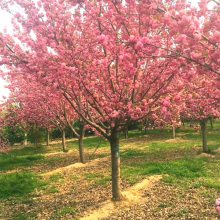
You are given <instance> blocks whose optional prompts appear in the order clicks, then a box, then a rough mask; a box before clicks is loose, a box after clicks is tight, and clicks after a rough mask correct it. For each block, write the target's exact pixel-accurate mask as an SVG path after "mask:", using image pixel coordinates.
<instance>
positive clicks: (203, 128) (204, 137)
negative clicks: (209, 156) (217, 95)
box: [200, 119, 209, 153]
mask: <svg viewBox="0 0 220 220" xmlns="http://www.w3.org/2000/svg"><path fill="white" fill-rule="evenodd" d="M200 126H201V132H202V148H203V152H204V153H208V151H209V149H208V145H207V120H206V119H204V120H202V121H200Z"/></svg>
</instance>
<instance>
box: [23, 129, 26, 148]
mask: <svg viewBox="0 0 220 220" xmlns="http://www.w3.org/2000/svg"><path fill="white" fill-rule="evenodd" d="M23 143H24V146H27V132H25V133H24V142H23Z"/></svg>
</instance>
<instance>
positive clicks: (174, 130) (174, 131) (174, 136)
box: [172, 125, 176, 139]
mask: <svg viewBox="0 0 220 220" xmlns="http://www.w3.org/2000/svg"><path fill="white" fill-rule="evenodd" d="M172 130H173V139H175V138H176V128H175V125H172Z"/></svg>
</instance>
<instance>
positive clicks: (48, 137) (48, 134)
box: [47, 129, 50, 146]
mask: <svg viewBox="0 0 220 220" xmlns="http://www.w3.org/2000/svg"><path fill="white" fill-rule="evenodd" d="M49 145H50V132H49V130H48V129H47V146H49Z"/></svg>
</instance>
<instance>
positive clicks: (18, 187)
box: [0, 173, 46, 199]
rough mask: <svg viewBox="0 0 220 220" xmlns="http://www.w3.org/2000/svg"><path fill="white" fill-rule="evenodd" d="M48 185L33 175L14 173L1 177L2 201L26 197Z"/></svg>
mask: <svg viewBox="0 0 220 220" xmlns="http://www.w3.org/2000/svg"><path fill="white" fill-rule="evenodd" d="M45 185H46V183H45V182H43V181H42V180H40V179H39V178H38V177H37V176H36V175H34V174H33V173H12V174H3V175H0V199H7V198H10V197H12V196H13V197H15V196H26V195H28V194H29V193H31V192H33V191H34V190H35V189H39V188H42V187H43V186H45Z"/></svg>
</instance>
